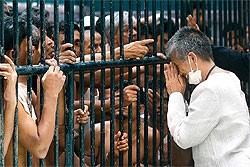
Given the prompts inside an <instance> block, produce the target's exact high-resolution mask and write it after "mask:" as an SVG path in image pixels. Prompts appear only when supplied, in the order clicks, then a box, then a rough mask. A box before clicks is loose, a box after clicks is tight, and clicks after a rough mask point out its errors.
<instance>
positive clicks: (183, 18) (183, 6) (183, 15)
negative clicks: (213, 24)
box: [181, 0, 199, 27]
mask: <svg viewBox="0 0 250 167" xmlns="http://www.w3.org/2000/svg"><path fill="white" fill-rule="evenodd" d="M186 9H187V5H186V0H182V1H181V27H183V26H185V25H186V17H187V10H186ZM198 11H199V8H198V7H197V12H196V13H198ZM197 18H199V17H197ZM197 20H199V19H197ZM198 25H199V21H198Z"/></svg>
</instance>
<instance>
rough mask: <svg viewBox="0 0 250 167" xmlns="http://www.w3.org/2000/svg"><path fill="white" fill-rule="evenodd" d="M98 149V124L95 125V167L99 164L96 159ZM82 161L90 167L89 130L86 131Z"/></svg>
mask: <svg viewBox="0 0 250 167" xmlns="http://www.w3.org/2000/svg"><path fill="white" fill-rule="evenodd" d="M99 147H100V124H96V125H95V162H96V164H95V165H98V164H100V160H99V158H98V155H99V149H100V148H99ZM84 161H85V164H86V166H91V129H90V128H89V129H88V130H87V133H86V135H85V139H84Z"/></svg>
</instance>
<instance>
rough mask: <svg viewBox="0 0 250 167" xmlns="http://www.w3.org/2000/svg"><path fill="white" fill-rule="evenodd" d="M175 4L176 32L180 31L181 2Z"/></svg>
mask: <svg viewBox="0 0 250 167" xmlns="http://www.w3.org/2000/svg"><path fill="white" fill-rule="evenodd" d="M174 2H175V6H174V9H175V31H177V30H178V29H179V3H180V1H174Z"/></svg>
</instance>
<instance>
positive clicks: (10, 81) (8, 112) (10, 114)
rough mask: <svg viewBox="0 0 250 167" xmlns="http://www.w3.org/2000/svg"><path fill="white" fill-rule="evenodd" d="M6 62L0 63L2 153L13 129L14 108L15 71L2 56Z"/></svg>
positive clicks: (6, 146) (10, 63)
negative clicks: (1, 80) (2, 88)
mask: <svg viewBox="0 0 250 167" xmlns="http://www.w3.org/2000/svg"><path fill="white" fill-rule="evenodd" d="M4 58H5V60H6V61H7V63H1V64H0V70H1V71H0V76H3V77H5V78H6V79H5V80H4V155H6V153H7V150H8V147H9V144H10V141H11V138H12V135H13V129H14V115H15V108H16V81H17V73H16V70H15V66H14V63H13V62H12V61H11V59H10V58H9V57H7V56H4Z"/></svg>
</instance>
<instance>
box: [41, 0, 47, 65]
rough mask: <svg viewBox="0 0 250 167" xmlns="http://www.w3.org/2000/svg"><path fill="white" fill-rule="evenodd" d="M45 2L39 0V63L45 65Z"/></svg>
mask: <svg viewBox="0 0 250 167" xmlns="http://www.w3.org/2000/svg"><path fill="white" fill-rule="evenodd" d="M44 11H45V0H40V23H41V26H40V41H41V58H40V60H41V63H42V64H45V58H46V55H45V46H46V42H45V31H46V29H45V12H44Z"/></svg>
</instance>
